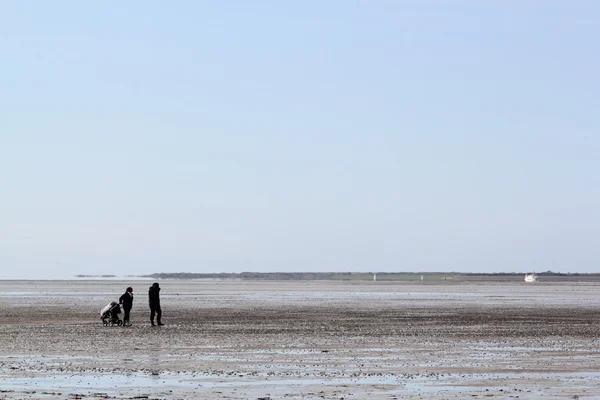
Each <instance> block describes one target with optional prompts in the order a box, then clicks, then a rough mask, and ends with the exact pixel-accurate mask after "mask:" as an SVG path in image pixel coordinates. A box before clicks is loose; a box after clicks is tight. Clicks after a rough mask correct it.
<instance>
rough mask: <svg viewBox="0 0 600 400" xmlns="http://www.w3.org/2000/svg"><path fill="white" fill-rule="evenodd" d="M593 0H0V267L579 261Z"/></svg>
mask: <svg viewBox="0 0 600 400" xmlns="http://www.w3.org/2000/svg"><path fill="white" fill-rule="evenodd" d="M598 38H600V3H598V2H597V1H577V0H575V1H552V0H549V1H544V2H537V1H522V0H502V1H485V2H482V1H460V0H457V1H428V0H414V1H410V0H407V1H396V0H389V1H388V0H369V1H367V0H361V1H357V0H327V1H316V0H306V1H275V0H273V1H266V0H256V1H242V0H225V1H221V0H219V1H208V0H207V1H193V0H189V1H186V0H180V1H175V2H164V1H130V2H117V1H105V2H101V4H100V3H94V2H77V1H61V0H57V1H52V2H35V3H31V2H23V1H17V0H7V1H2V2H0V171H1V172H0V279H2V278H3V279H14V278H24V279H38V278H44V279H47V278H51V277H71V276H74V275H76V274H89V275H94V274H116V275H118V276H124V275H136V274H150V273H155V272H211V273H212V272H243V271H253V272H299V271H300V272H301V271H306V272H314V271H327V272H329V271H352V272H384V271H396V272H402V271H411V272H433V271H436V272H437V271H441V272H444V271H447V272H451V271H455V272H506V273H508V272H523V273H525V272H532V271H536V272H543V271H548V270H551V271H555V272H600V242H599V241H598V240H599V238H600V123H599V120H598V119H599V115H600V114H599V113H598V110H600V100H599V94H600V79H598V71H600V41H599V40H598Z"/></svg>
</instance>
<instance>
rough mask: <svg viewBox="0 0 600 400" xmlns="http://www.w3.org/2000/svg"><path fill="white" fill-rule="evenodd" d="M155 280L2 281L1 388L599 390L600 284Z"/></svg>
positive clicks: (99, 392) (414, 392) (70, 394)
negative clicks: (128, 306) (128, 292)
mask: <svg viewBox="0 0 600 400" xmlns="http://www.w3.org/2000/svg"><path fill="white" fill-rule="evenodd" d="M151 283H152V282H151V281H140V280H134V281H121V280H87V281H84V280H72V281H0V399H3V398H5V399H21V398H30V399H44V398H46V399H54V398H62V399H76V398H79V399H106V398H118V399H123V398H125V399H132V398H136V399H139V398H149V399H203V398H206V399H284V398H285V399H394V398H396V399H465V398H472V399H477V398H480V399H484V398H485V399H487V398H499V399H507V398H514V399H541V398H563V399H569V398H571V399H576V398H579V399H593V398H596V399H598V398H600V368H599V367H598V365H600V351H599V344H600V341H599V340H598V337H599V333H600V285H598V284H596V283H544V282H537V283H529V284H528V283H524V282H523V283H516V282H511V283H469V282H460V283H456V282H441V283H426V282H425V283H421V282H415V283H385V282H320V281H209V280H190V281H184V280H162V281H160V286H161V288H162V290H161V305H162V310H163V320H164V322H165V326H162V327H152V326H151V325H150V322H149V308H148V295H147V293H148V287H149V286H150V284H151ZM127 286H133V289H134V303H133V310H132V323H133V325H132V326H131V327H118V326H112V327H111V326H103V324H102V322H101V320H100V310H101V309H102V308H103V307H104V306H106V305H107V304H108V303H109V302H110V301H113V300H118V297H119V296H120V295H121V294H122V293H123V292H124V291H125V288H126V287H127ZM121 316H122V315H121Z"/></svg>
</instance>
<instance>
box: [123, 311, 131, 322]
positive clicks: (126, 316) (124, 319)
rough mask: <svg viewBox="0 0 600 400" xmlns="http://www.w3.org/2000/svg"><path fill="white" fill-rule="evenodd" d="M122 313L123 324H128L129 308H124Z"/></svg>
mask: <svg viewBox="0 0 600 400" xmlns="http://www.w3.org/2000/svg"><path fill="white" fill-rule="evenodd" d="M123 311H124V312H125V315H123V322H129V313H130V312H131V308H124V309H123Z"/></svg>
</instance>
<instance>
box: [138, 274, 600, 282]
mask: <svg viewBox="0 0 600 400" xmlns="http://www.w3.org/2000/svg"><path fill="white" fill-rule="evenodd" d="M537 275H538V277H539V280H540V281H543V282H600V273H559V272H552V271H547V272H541V273H538V274H537ZM138 277H139V278H151V279H183V280H188V279H213V280H214V279H218V280H267V281H377V282H418V281H427V282H434V281H435V282H442V281H445V282H467V281H484V282H523V280H524V277H525V273H516V272H513V273H460V272H242V273H193V272H179V273H166V272H162V273H155V274H150V275H139V276H138Z"/></svg>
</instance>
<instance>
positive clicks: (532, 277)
mask: <svg viewBox="0 0 600 400" xmlns="http://www.w3.org/2000/svg"><path fill="white" fill-rule="evenodd" d="M537 281H538V276H537V275H536V274H529V275H528V274H525V282H537Z"/></svg>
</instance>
